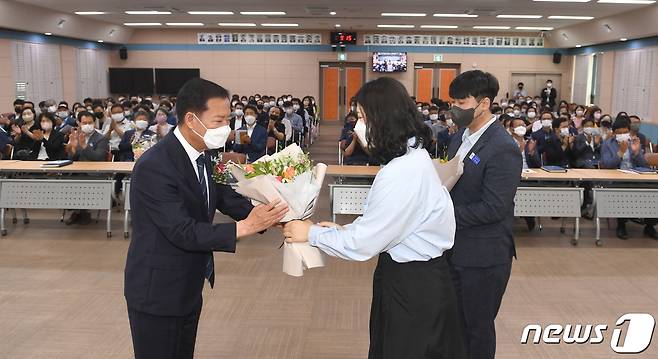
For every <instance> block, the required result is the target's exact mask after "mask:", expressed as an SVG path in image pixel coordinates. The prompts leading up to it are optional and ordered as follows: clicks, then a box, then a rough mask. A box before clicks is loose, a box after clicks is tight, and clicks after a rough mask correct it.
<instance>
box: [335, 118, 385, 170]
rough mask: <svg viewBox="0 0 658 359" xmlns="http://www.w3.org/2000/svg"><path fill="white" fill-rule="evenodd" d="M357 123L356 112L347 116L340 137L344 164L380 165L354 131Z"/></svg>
mask: <svg viewBox="0 0 658 359" xmlns="http://www.w3.org/2000/svg"><path fill="white" fill-rule="evenodd" d="M356 122H357V114H356V112H350V113H348V114H347V116H345V128H344V129H343V133H342V134H341V137H340V148H341V149H342V150H343V158H344V163H345V164H346V165H378V163H377V161H376V160H375V159H374V158H372V157H371V156H370V154H369V153H368V151H367V150H366V149H365V145H364V144H362V143H361V141H360V140H359V138H358V136H357V134H356V132H355V131H354V127H355V126H356Z"/></svg>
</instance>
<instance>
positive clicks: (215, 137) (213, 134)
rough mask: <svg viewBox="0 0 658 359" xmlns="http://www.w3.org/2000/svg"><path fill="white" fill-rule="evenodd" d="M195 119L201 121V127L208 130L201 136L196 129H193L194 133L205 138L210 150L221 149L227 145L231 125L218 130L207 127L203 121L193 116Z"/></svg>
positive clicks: (204, 140)
mask: <svg viewBox="0 0 658 359" xmlns="http://www.w3.org/2000/svg"><path fill="white" fill-rule="evenodd" d="M193 115H194V118H196V119H197V121H199V123H200V124H201V126H203V128H205V129H206V133H205V134H204V135H203V136H201V135H200V134H199V133H198V132H196V130H195V129H192V131H193V132H194V133H195V134H196V135H197V136H199V137H201V138H203V142H204V143H205V144H206V147H208V149H210V150H215V149H218V148H220V147H223V146H224V145H225V144H226V140H227V139H228V135H229V134H230V133H231V127H230V126H229V125H225V126H222V127H217V128H208V127H206V125H204V124H203V122H201V119H199V117H197V115H196V114H193Z"/></svg>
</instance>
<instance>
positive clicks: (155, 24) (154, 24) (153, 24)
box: [123, 22, 162, 26]
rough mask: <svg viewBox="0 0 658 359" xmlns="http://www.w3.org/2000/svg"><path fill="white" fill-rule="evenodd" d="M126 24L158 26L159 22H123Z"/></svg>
mask: <svg viewBox="0 0 658 359" xmlns="http://www.w3.org/2000/svg"><path fill="white" fill-rule="evenodd" d="M123 24H124V25H126V26H160V25H162V24H161V23H159V22H124V23H123Z"/></svg>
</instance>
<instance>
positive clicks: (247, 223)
mask: <svg viewBox="0 0 658 359" xmlns="http://www.w3.org/2000/svg"><path fill="white" fill-rule="evenodd" d="M286 213H288V205H286V204H285V203H281V200H279V199H277V200H274V201H272V202H270V203H269V204H261V205H258V206H256V207H254V209H252V210H251V213H249V216H247V218H246V219H243V220H242V221H239V222H238V223H237V224H236V233H237V237H238V238H242V237H246V236H250V235H252V234H256V233H258V232H262V231H264V230H266V229H268V228H270V227H272V226H273V225H275V224H277V223H279V222H281V220H282V219H283V217H284V216H285V215H286Z"/></svg>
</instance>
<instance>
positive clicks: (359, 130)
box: [354, 120, 368, 147]
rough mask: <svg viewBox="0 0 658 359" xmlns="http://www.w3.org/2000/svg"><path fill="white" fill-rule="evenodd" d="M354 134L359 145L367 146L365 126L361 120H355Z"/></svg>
mask: <svg viewBox="0 0 658 359" xmlns="http://www.w3.org/2000/svg"><path fill="white" fill-rule="evenodd" d="M354 133H356V137H357V138H358V139H359V141H360V142H361V144H362V145H363V146H364V147H365V146H367V144H368V140H367V139H366V124H365V122H363V121H362V120H357V121H356V125H354Z"/></svg>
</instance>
